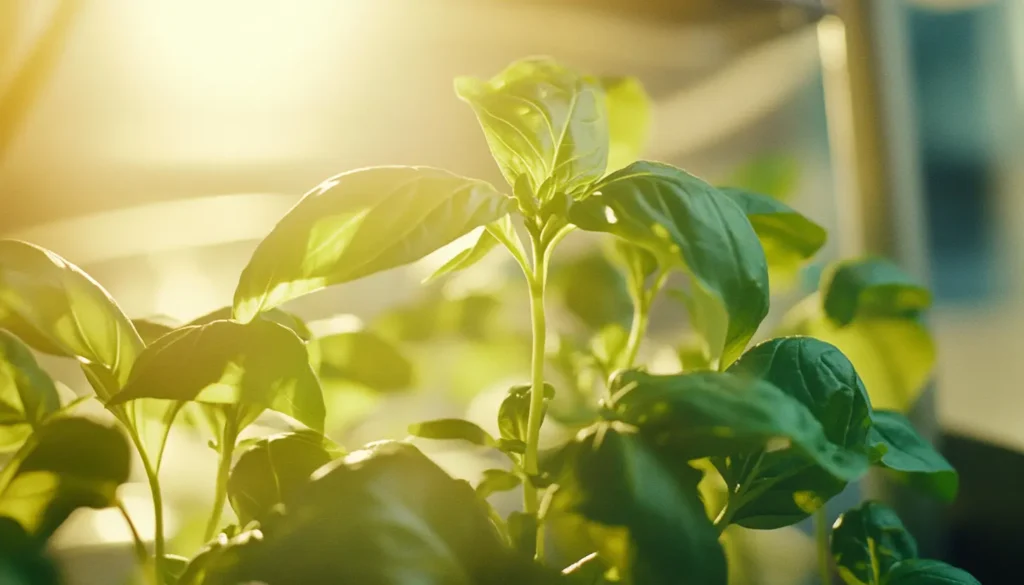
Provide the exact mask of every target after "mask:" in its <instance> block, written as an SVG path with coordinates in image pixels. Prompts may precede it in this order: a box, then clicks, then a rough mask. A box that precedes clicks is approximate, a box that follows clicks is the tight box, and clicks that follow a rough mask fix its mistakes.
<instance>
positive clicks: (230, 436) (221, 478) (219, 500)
mask: <svg viewBox="0 0 1024 585" xmlns="http://www.w3.org/2000/svg"><path fill="white" fill-rule="evenodd" d="M234 410H235V409H231V408H229V409H228V412H227V413H226V416H225V419H226V421H225V423H224V434H223V435H222V437H221V441H220V463H219V464H218V465H217V487H216V488H215V489H216V491H215V492H214V494H213V510H211V511H210V521H209V522H208V523H207V525H206V535H205V538H204V540H207V541H209V540H210V539H212V538H213V537H214V536H216V534H217V529H218V528H220V516H221V514H222V513H223V512H224V503H225V502H226V501H227V497H228V477H229V476H230V475H231V458H232V456H233V455H234V452H235V440H236V439H237V438H238V429H237V427H238V422H237V420H236V419H237V414H236V413H235V412H234Z"/></svg>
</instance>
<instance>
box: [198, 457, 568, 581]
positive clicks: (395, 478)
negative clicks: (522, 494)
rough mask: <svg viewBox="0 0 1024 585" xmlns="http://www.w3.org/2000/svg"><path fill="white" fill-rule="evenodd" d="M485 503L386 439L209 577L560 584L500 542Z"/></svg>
mask: <svg viewBox="0 0 1024 585" xmlns="http://www.w3.org/2000/svg"><path fill="white" fill-rule="evenodd" d="M485 506H486V503H485V502H483V501H481V500H480V499H479V498H478V497H477V496H476V494H475V493H474V492H473V489H472V488H471V487H470V486H469V485H468V484H467V483H466V482H464V481H457V480H455V479H452V478H451V477H450V476H449V475H448V474H446V473H445V472H444V471H442V470H441V468H439V467H438V466H437V465H435V464H434V463H433V462H431V461H430V460H429V459H428V458H427V457H426V456H424V455H423V454H422V453H420V452H419V451H418V450H417V449H416V448H414V447H412V446H410V445H407V444H402V443H395V442H381V443H377V444H374V445H373V446H372V447H370V448H368V449H366V450H363V451H358V452H355V453H352V454H350V455H348V456H347V457H345V458H344V459H341V460H338V461H335V462H333V463H330V464H328V465H327V466H325V467H323V468H321V469H320V470H319V471H318V472H317V474H316V475H315V477H314V478H313V479H312V480H311V481H310V482H309V483H307V484H306V485H305V486H304V487H303V488H302V489H300V490H299V491H298V492H297V493H296V494H295V495H294V497H292V498H290V499H289V500H288V501H287V502H285V506H284V508H283V512H282V513H281V514H280V515H278V516H273V517H270V518H268V519H267V520H266V521H265V522H263V523H262V524H261V526H260V531H261V535H262V538H259V539H257V538H252V537H250V538H248V539H247V540H246V541H245V542H239V543H238V544H237V545H236V544H235V542H229V543H228V545H227V549H228V550H227V551H225V552H222V553H221V555H220V559H219V561H217V562H215V563H210V564H208V568H207V569H206V571H207V573H208V574H209V575H210V577H211V578H212V582H214V583H241V582H250V581H258V582H264V583H273V584H274V585H308V584H310V583H374V584H379V585H406V584H408V583H411V582H415V583H420V584H422V585H499V584H507V583H537V584H538V585H545V584H547V583H552V582H557V580H558V579H559V576H558V574H557V573H555V572H553V571H550V570H548V569H544V568H542V567H541V566H540V565H537V564H535V563H533V562H532V561H531V560H529V559H527V558H524V557H522V556H520V555H518V554H516V553H515V552H514V551H512V550H511V549H508V548H506V547H505V546H504V545H503V544H502V542H501V540H500V538H499V536H498V534H497V532H496V530H495V529H494V526H493V524H492V523H491V521H490V518H489V517H488V514H487V511H486V508H485ZM237 538H238V537H236V540H237Z"/></svg>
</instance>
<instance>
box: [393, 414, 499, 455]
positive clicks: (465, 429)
mask: <svg viewBox="0 0 1024 585" xmlns="http://www.w3.org/2000/svg"><path fill="white" fill-rule="evenodd" d="M409 434H410V435H413V436H416V437H422V438H424V439H438V440H459V441H468V442H470V443H472V444H474V445H480V446H482V447H495V448H497V447H498V441H497V440H496V439H495V438H494V437H492V436H491V435H490V433H488V432H487V431H485V430H483V429H482V428H480V427H479V426H478V425H477V424H475V423H471V422H469V421H468V420H463V419H461V418H442V419H437V420H431V421H426V422H421V423H416V424H413V425H409Z"/></svg>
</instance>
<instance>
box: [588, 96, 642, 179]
mask: <svg viewBox="0 0 1024 585" xmlns="http://www.w3.org/2000/svg"><path fill="white" fill-rule="evenodd" d="M600 82H601V86H602V87H603V88H604V95H605V105H606V106H607V110H608V139H609V146H608V170H607V172H609V173H611V172H614V171H617V170H619V169H621V168H623V167H625V166H628V165H630V164H632V163H634V162H636V161H637V160H639V159H640V156H641V155H642V154H643V152H644V148H646V146H647V141H648V139H649V138H650V134H651V117H652V115H651V114H652V113H651V110H652V107H651V98H650V97H648V95H647V92H646V91H644V86H643V84H641V83H640V81H639V80H638V79H636V78H635V77H604V78H601V80H600Z"/></svg>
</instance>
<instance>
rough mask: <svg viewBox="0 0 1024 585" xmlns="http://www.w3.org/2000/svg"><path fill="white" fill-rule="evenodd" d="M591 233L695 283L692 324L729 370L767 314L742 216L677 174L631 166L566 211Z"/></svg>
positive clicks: (754, 243) (757, 247)
mask: <svg viewBox="0 0 1024 585" xmlns="http://www.w3.org/2000/svg"><path fill="white" fill-rule="evenodd" d="M569 220H570V221H571V222H572V223H574V224H576V225H577V226H578V227H580V228H581V229H584V230H588V231H599V232H609V233H612V234H614V235H616V236H619V237H621V238H623V239H625V240H628V241H629V242H630V243H632V244H636V245H638V246H642V247H644V248H646V249H648V250H649V251H651V252H652V253H654V254H655V256H656V257H657V258H658V261H659V262H660V263H661V264H662V265H664V266H666V267H674V268H679V269H682V270H684V271H685V272H687V273H688V274H689V275H690V276H691V277H692V279H693V287H692V290H691V295H692V298H693V304H692V307H688V308H690V309H691V310H690V317H691V319H692V320H693V322H694V326H695V327H696V329H697V330H698V331H699V332H700V333H701V335H702V336H703V337H704V339H705V340H706V342H707V344H708V346H709V348H710V352H711V354H712V355H713V357H714V358H715V360H716V361H720V362H721V364H722V365H723V366H724V365H728V364H729V363H731V362H732V360H734V359H735V358H736V357H737V356H739V354H740V353H742V351H743V349H744V347H745V346H746V344H747V342H748V341H749V340H750V338H751V337H752V336H753V334H754V332H755V331H756V330H757V327H758V325H759V324H760V323H761V320H762V319H764V316H765V315H766V314H767V313H768V270H767V264H766V261H765V257H764V252H763V251H762V250H761V244H760V242H759V241H758V239H757V234H756V233H755V232H754V229H753V228H752V227H751V225H750V222H749V221H748V220H747V218H746V215H744V213H743V210H742V209H741V208H740V207H739V206H738V205H737V204H736V203H735V202H733V201H732V199H730V198H729V197H727V196H725V195H723V194H722V193H721V192H719V191H718V190H717V189H715V188H714V187H712V186H711V185H709V184H707V183H705V182H704V181H702V180H700V179H698V178H697V177H694V176H693V175H690V174H689V173H687V172H685V171H683V170H681V169H677V168H675V167H672V166H669V165H664V164H659V163H650V162H638V163H634V164H632V165H630V166H628V167H626V168H624V169H622V170H620V171H617V172H615V173H613V174H611V175H609V176H608V177H605V178H604V179H603V180H601V181H600V182H599V183H598V184H597V185H595V186H594V188H593V189H592V194H591V195H590V196H589V197H587V198H586V199H584V200H583V201H580V202H577V203H576V204H575V205H573V207H572V208H571V209H570V211H569Z"/></svg>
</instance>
